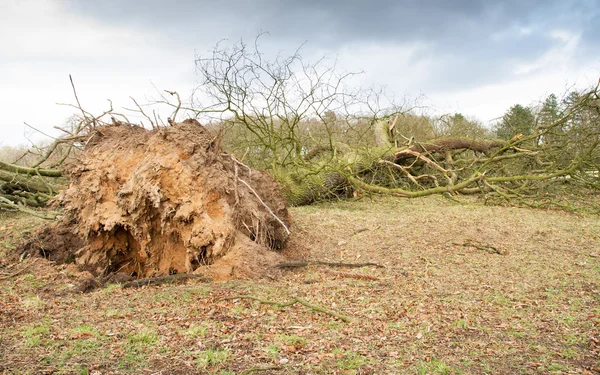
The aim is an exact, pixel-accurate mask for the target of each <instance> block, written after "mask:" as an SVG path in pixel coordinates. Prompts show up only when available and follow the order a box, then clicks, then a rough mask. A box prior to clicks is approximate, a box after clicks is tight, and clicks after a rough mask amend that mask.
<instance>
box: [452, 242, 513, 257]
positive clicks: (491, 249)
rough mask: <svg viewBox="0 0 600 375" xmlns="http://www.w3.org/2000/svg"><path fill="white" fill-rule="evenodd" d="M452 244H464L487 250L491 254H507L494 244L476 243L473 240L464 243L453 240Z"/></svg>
mask: <svg viewBox="0 0 600 375" xmlns="http://www.w3.org/2000/svg"><path fill="white" fill-rule="evenodd" d="M452 245H456V246H464V247H474V248H476V249H479V250H483V251H487V252H488V253H490V254H498V255H506V254H505V252H502V251H501V250H498V249H497V248H496V247H494V246H491V245H483V244H476V243H474V242H471V241H467V242H465V243H462V244H460V243H456V242H453V243H452Z"/></svg>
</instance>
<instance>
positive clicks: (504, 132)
mask: <svg viewBox="0 0 600 375" xmlns="http://www.w3.org/2000/svg"><path fill="white" fill-rule="evenodd" d="M534 127H535V116H534V115H533V112H532V111H531V109H530V108H527V107H523V106H522V105H520V104H516V105H514V106H512V107H511V108H510V109H509V110H508V111H507V112H506V113H505V114H504V116H502V121H501V122H500V123H499V124H498V126H497V127H496V135H497V136H498V137H499V138H503V139H511V138H512V137H513V136H515V135H518V134H523V135H529V134H531V133H532V132H533V129H534Z"/></svg>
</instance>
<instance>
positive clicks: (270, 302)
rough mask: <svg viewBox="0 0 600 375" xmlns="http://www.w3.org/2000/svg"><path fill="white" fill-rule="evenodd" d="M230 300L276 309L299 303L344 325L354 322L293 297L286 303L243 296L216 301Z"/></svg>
mask: <svg viewBox="0 0 600 375" xmlns="http://www.w3.org/2000/svg"><path fill="white" fill-rule="evenodd" d="M232 299H251V300H254V301H257V302H260V303H262V304H265V305H272V306H276V307H278V308H284V307H288V306H292V305H294V304H296V303H299V304H301V305H303V306H305V307H307V308H309V309H311V310H313V311H316V312H320V313H323V314H327V315H329V316H332V317H334V318H337V319H339V320H341V321H343V322H346V323H350V322H352V321H353V320H354V319H353V318H350V317H348V316H345V315H341V314H338V313H336V312H333V311H331V310H327V309H326V308H324V307H321V306H317V305H313V304H311V303H308V302H307V301H305V300H304V299H302V298H300V297H293V298H292V299H291V300H290V301H288V302H276V301H268V300H263V299H260V298H258V297H254V296H249V295H243V296H233V297H226V298H219V299H218V300H217V301H221V300H232Z"/></svg>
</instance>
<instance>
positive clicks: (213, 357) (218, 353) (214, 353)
mask: <svg viewBox="0 0 600 375" xmlns="http://www.w3.org/2000/svg"><path fill="white" fill-rule="evenodd" d="M231 359H232V358H231V351H229V350H217V349H208V350H204V351H201V352H199V353H197V356H196V359H195V360H194V363H195V364H196V367H198V368H201V369H205V368H207V367H210V366H217V365H220V364H223V363H226V362H228V361H230V360H231Z"/></svg>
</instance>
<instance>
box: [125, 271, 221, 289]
mask: <svg viewBox="0 0 600 375" xmlns="http://www.w3.org/2000/svg"><path fill="white" fill-rule="evenodd" d="M185 279H202V281H208V280H210V278H208V277H206V276H204V275H194V274H189V273H178V274H175V275H168V276H160V277H151V278H148V279H140V280H135V281H130V282H127V283H125V284H123V288H139V287H142V286H146V285H158V284H164V283H170V282H173V281H175V280H185Z"/></svg>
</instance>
